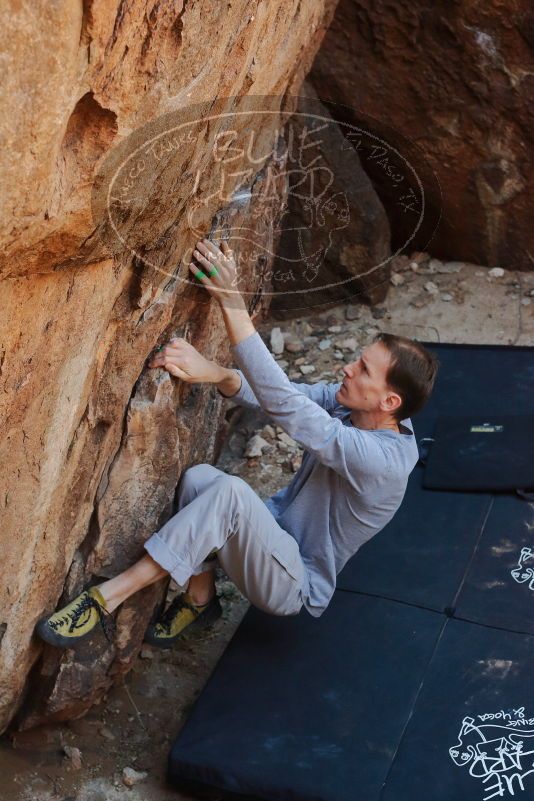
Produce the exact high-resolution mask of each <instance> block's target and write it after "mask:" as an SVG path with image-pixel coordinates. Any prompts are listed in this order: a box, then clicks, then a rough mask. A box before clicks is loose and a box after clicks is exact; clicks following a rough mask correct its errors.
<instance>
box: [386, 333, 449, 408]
mask: <svg viewBox="0 0 534 801" xmlns="http://www.w3.org/2000/svg"><path fill="white" fill-rule="evenodd" d="M373 342H382V343H383V344H384V345H385V347H386V348H387V349H388V351H389V354H390V365H389V367H388V371H387V374H386V383H387V385H388V386H389V387H390V389H392V390H393V391H394V392H397V393H398V394H399V395H400V396H401V398H402V403H401V405H400V406H399V408H398V409H396V410H395V413H394V415H393V417H394V418H395V420H396V421H397V422H399V421H400V420H405V419H406V418H407V417H412V416H413V415H414V414H416V412H419V411H421V409H422V408H423V406H424V405H425V404H426V402H427V400H428V399H429V397H430V395H431V393H432V389H433V388H434V381H435V380H436V375H437V372H438V367H439V365H440V362H439V360H438V359H437V357H436V356H435V355H434V354H433V353H431V352H430V351H429V350H427V349H426V348H425V347H423V345H421V343H420V342H418V341H417V340H415V339H408V337H402V336H397V335H396V334H387V333H385V332H384V331H380V332H379V333H378V334H377V335H376V336H375V338H374V340H373Z"/></svg>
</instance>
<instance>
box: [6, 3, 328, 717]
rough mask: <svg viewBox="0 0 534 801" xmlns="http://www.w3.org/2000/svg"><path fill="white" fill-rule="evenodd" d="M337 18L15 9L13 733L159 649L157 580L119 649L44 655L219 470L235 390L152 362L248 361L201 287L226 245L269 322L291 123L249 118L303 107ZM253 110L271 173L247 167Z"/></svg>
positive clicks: (10, 116) (9, 62)
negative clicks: (86, 601)
mask: <svg viewBox="0 0 534 801" xmlns="http://www.w3.org/2000/svg"><path fill="white" fill-rule="evenodd" d="M334 7H335V2H334V1H333V0H315V1H313V0H312V2H307V3H302V4H301V3H300V2H297V0H294V2H289V3H284V4H283V3H271V4H264V3H259V2H252V3H251V2H248V1H247V0H238V2H234V3H225V4H208V3H206V2H199V3H194V4H193V3H188V2H183V3H158V2H152V3H150V2H149V4H148V6H147V4H146V3H140V2H137V1H136V0H128V2H124V0H122V2H118V0H116V2H113V1H111V2H107V1H104V0H102V2H97V0H93V1H92V2H91V1H89V2H84V3H79V4H74V5H73V4H71V3H67V2H58V3H54V4H52V5H49V4H45V3H44V2H42V0H39V1H38V2H36V3H33V4H30V5H28V4H26V5H24V6H21V5H16V6H13V8H12V9H10V11H9V14H6V19H5V20H4V24H3V29H4V32H5V34H6V35H5V40H6V41H5V44H4V53H5V56H4V62H3V63H4V67H5V69H6V74H5V80H3V82H2V83H3V87H4V95H5V103H6V110H7V112H8V113H4V114H3V115H2V118H3V120H4V123H3V130H2V139H3V145H4V147H3V149H2V160H3V162H4V163H3V167H2V174H3V175H4V176H5V187H4V191H3V211H4V213H3V215H2V229H1V231H0V236H1V240H2V245H3V247H2V251H3V254H4V256H3V263H2V265H1V270H2V278H3V282H2V307H3V309H2V314H1V316H0V334H1V336H0V341H1V343H2V344H1V351H0V377H1V382H2V395H1V397H2V407H1V423H2V443H1V446H0V464H1V470H2V479H1V487H2V492H1V498H0V509H1V512H0V514H1V521H2V522H1V534H0V536H1V547H2V556H3V558H2V562H1V565H0V730H2V729H4V728H5V727H6V725H7V724H8V723H9V722H10V720H11V719H12V718H13V716H14V715H15V713H16V712H17V711H18V715H17V718H16V724H17V725H18V726H20V727H29V726H31V725H35V724H38V723H40V722H42V721H45V720H51V719H66V718H69V717H75V716H79V715H81V714H83V712H84V711H85V710H86V709H87V708H88V706H90V705H91V704H92V703H94V702H95V701H96V700H98V699H99V698H101V697H102V695H103V694H104V693H105V691H106V690H107V689H108V688H109V686H110V685H111V683H112V682H113V681H114V680H115V679H116V677H117V676H120V674H122V673H124V672H126V671H127V670H128V669H129V667H130V666H131V663H132V660H133V658H134V657H135V656H136V654H137V652H138V650H139V646H140V643H141V640H142V636H143V632H144V629H145V627H146V624H147V622H148V619H149V617H150V615H151V612H152V610H153V608H154V605H155V603H156V602H157V601H158V599H159V598H160V597H161V595H162V592H163V589H164V588H163V587H161V586H158V585H156V586H153V587H151V588H148V589H147V590H145V591H143V592H141V593H138V594H137V595H136V596H134V597H132V598H131V599H130V600H129V601H128V602H127V603H126V604H124V605H123V606H122V607H121V610H120V613H119V616H118V620H117V623H118V628H117V634H116V638H115V641H114V642H113V643H112V644H111V645H108V643H107V642H106V640H105V639H104V638H103V637H102V636H99V634H98V633H97V634H95V636H94V638H93V639H92V641H91V644H88V645H87V646H84V649H82V651H80V652H76V653H73V652H72V651H67V652H61V651H57V650H55V649H52V648H44V649H43V647H42V644H40V643H39V642H37V641H36V640H35V639H34V638H33V636H32V635H33V629H34V626H35V622H36V620H37V619H38V618H39V617H40V616H41V615H42V614H43V613H45V612H50V611H52V610H53V609H54V608H56V606H57V604H58V603H63V602H66V601H67V600H69V599H70V598H72V597H73V596H74V595H75V594H76V593H77V592H79V591H80V590H81V588H82V587H83V586H86V585H87V584H90V583H95V582H96V581H97V580H98V579H100V578H105V577H107V576H111V575H113V574H115V573H116V572H118V571H119V570H121V569H123V568H124V567H126V566H127V565H128V564H131V562H132V561H133V560H135V559H136V558H137V557H139V556H140V555H142V552H143V549H142V544H143V542H144V541H145V540H146V538H147V537H148V536H149V535H150V534H151V533H152V532H153V531H154V530H156V529H157V528H158V527H159V526H160V525H161V524H162V523H163V522H164V521H165V520H166V519H167V518H168V517H169V515H170V514H171V513H172V510H173V499H174V495H175V490H176V486H177V484H178V481H179V479H180V475H181V473H182V472H183V470H184V469H185V468H186V467H188V466H189V465H191V464H194V463H197V462H199V461H211V460H213V458H214V456H215V455H216V452H217V447H218V441H219V436H220V434H219V432H220V423H221V400H220V398H219V397H218V396H217V393H216V392H215V391H214V390H213V388H212V387H209V386H205V385H188V384H183V383H182V382H179V381H176V380H174V379H171V378H170V377H169V375H168V374H167V373H165V372H163V371H154V370H148V369H147V368H146V360H147V357H148V356H149V355H150V353H151V352H152V349H153V348H154V347H155V346H156V345H157V344H159V343H161V342H164V341H166V340H168V339H169V338H170V337H171V336H183V337H185V338H187V339H188V341H190V342H191V343H192V344H194V345H195V347H197V348H198V350H200V351H201V352H202V353H204V354H205V355H206V356H207V357H208V358H212V359H214V360H217V361H220V362H222V363H224V362H225V360H226V359H227V354H228V349H227V339H226V334H225V331H224V326H223V324H222V318H221V316H220V313H219V309H218V307H217V306H216V304H214V303H213V301H211V302H209V298H208V296H207V293H206V292H205V291H204V290H202V289H201V288H198V287H194V286H192V285H191V284H190V283H188V282H185V281H184V280H183V278H184V277H186V278H188V277H189V273H188V268H187V264H188V262H189V258H187V255H188V251H189V253H190V252H191V247H192V246H193V245H194V243H195V242H196V241H197V240H198V239H199V238H200V237H202V236H206V235H207V234H209V233H214V234H215V233H219V234H221V233H225V234H227V235H229V236H230V239H231V238H232V236H233V235H235V234H236V231H239V230H240V227H241V228H243V227H245V226H248V228H249V229H250V230H252V231H253V235H252V236H250V237H249V238H248V239H246V240H243V241H237V242H236V243H232V244H233V246H234V249H235V251H236V253H237V256H238V258H239V259H240V260H241V259H242V260H243V263H244V264H245V265H247V266H246V269H244V271H243V274H244V283H243V285H242V286H241V289H242V290H243V292H244V293H246V297H247V299H248V303H249V308H250V310H251V311H252V312H253V314H254V315H255V316H257V315H260V314H261V312H262V309H263V305H262V304H263V301H262V290H263V288H264V283H265V282H264V279H263V275H262V274H261V272H260V273H258V271H257V265H258V259H259V258H260V256H261V258H262V259H263V262H264V263H268V262H269V258H272V254H273V252H274V250H275V248H276V244H277V241H276V233H275V227H274V226H273V225H272V220H273V219H275V218H276V216H277V214H279V213H280V211H281V209H282V207H283V204H284V202H285V196H286V191H287V181H286V177H285V174H284V164H285V161H284V157H283V148H282V151H280V149H279V148H278V145H279V143H280V141H282V142H283V128H284V125H285V118H283V117H280V118H278V117H277V116H276V114H274V115H273V114H272V113H271V114H266V115H261V114H257V113H256V112H257V111H258V108H257V107H255V108H254V107H252V106H249V107H248V109H246V112H247V113H246V114H245V116H244V117H243V118H241V117H239V116H238V112H239V111H240V109H241V108H243V106H242V100H243V99H244V98H245V99H246V96H247V95H249V96H250V95H252V93H255V94H256V95H259V96H262V95H265V96H267V97H268V98H270V102H271V104H272V108H271V109H270V111H272V110H273V108H274V109H275V110H276V108H285V107H286V106H287V108H288V109H290V108H291V99H290V98H288V99H287V100H283V99H282V97H283V95H284V94H285V93H288V94H289V95H291V94H297V92H298V87H299V86H300V83H301V81H302V78H303V76H304V75H305V73H306V70H307V69H308V68H309V65H310V63H311V61H312V60H313V57H314V55H315V53H316V51H317V48H318V47H319V44H320V42H321V40H322V38H323V36H324V31H325V28H326V27H327V25H328V24H329V23H330V20H331V18H332V15H333V12H334ZM51 43H53V47H51ZM234 97H235V98H236V101H235V103H234V102H233V100H232V98H234ZM215 98H218V100H217V102H215V101H214V99H215ZM277 98H278V99H277ZM190 104H195V105H194V110H193V111H188V110H187V109H188V106H189V105H190ZM284 104H285V105H284ZM229 110H231V111H232V114H233V113H234V112H235V113H236V116H230V117H229V116H228V113H229ZM253 112H254V114H255V118H254V126H253V131H254V134H255V138H254V142H255V145H256V148H257V149H256V151H255V153H254V155H255V156H258V152H259V151H260V150H261V155H262V158H259V159H258V158H256V159H255V160H253V159H249V163H248V164H246V165H245V164H243V161H244V157H243V153H245V152H246V148H245V145H246V143H247V142H249V141H250V131H251V127H250V122H251V116H250V115H251V114H252V113H253ZM225 114H226V116H225ZM208 118H209V119H208ZM229 120H230V122H229ZM184 121H186V122H187V126H186V127H185V128H184V129H183V131H185V134H184V137H185V138H181V136H182V133H183V131H182V132H181V133H180V134H179V135H178V133H177V131H179V130H181V129H180V124H181V123H183V122H184ZM230 128H231V130H230ZM151 136H152V139H151V138H150V137H151ZM221 142H222V146H221ZM230 146H231V147H232V148H236V149H235V150H231V149H230ZM238 146H239V147H241V148H242V150H241V151H240V152H241V156H239V157H237V156H236V153H238ZM281 153H282V155H280V154H281ZM115 154H118V156H119V159H118V160H117V156H116V155H115ZM245 167H246V169H245ZM117 176H118V178H117ZM119 179H120V180H119ZM222 179H224V182H223V180H222ZM221 187H223V189H224V191H222V189H221ZM239 193H241V194H239ZM236 198H237V199H236ZM251 221H252V222H251ZM258 246H261V248H262V249H263V253H262V254H260V255H258ZM184 253H185V254H186V255H184ZM207 421H209V425H207V424H206V423H207ZM23 702H24V703H23Z"/></svg>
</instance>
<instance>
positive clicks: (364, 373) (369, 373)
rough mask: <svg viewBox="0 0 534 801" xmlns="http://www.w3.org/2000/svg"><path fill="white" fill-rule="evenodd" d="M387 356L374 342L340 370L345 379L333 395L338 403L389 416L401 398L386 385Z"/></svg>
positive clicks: (383, 347) (388, 359) (386, 350)
mask: <svg viewBox="0 0 534 801" xmlns="http://www.w3.org/2000/svg"><path fill="white" fill-rule="evenodd" d="M389 363H390V354H389V351H388V349H387V348H386V346H385V345H384V344H383V343H382V342H373V344H372V345H369V346H368V347H367V348H365V349H364V350H363V352H362V354H361V356H360V358H359V359H357V360H356V361H355V362H350V363H349V364H346V365H345V366H344V367H343V372H344V373H345V378H344V379H343V383H342V384H341V386H340V388H339V389H338V391H337V392H336V400H337V402H338V403H341V404H343V406H347V407H349V408H350V409H360V410H362V411H368V412H377V413H380V414H392V413H393V412H394V411H395V409H396V408H398V406H400V404H401V402H402V399H401V397H400V395H398V394H397V393H396V392H394V391H393V390H392V389H390V388H389V387H388V385H387V383H386V375H387V371H388V368H389Z"/></svg>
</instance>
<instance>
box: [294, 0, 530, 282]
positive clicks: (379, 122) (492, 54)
mask: <svg viewBox="0 0 534 801" xmlns="http://www.w3.org/2000/svg"><path fill="white" fill-rule="evenodd" d="M533 48H534V10H533V8H532V5H531V4H530V3H529V2H528V0H518V2H517V3H514V4H511V5H510V4H508V3H504V4H503V3H502V2H499V1H498V0H489V2H487V3H483V4H480V3H469V2H466V0H463V1H461V2H457V3H426V2H422V0H415V2H413V0H400V2H394V3H392V2H386V3H375V2H372V0H340V3H339V4H338V6H337V9H336V13H335V16H334V20H333V22H332V25H331V26H330V28H329V29H328V32H327V34H326V37H325V39H324V41H323V44H322V46H321V49H320V51H319V53H318V55H317V58H316V59H315V61H314V64H313V68H312V70H311V73H310V75H309V76H308V80H309V81H310V82H311V83H312V84H313V86H314V88H315V90H316V91H317V93H318V95H319V96H320V97H321V98H322V99H323V100H325V99H328V100H331V101H335V102H337V103H340V104H345V115H346V118H347V120H349V121H351V122H352V123H353V124H355V125H360V126H361V127H362V129H364V130H365V132H366V136H365V137H361V138H360V140H356V139H355V140H354V145H355V146H357V145H361V147H359V149H358V153H359V155H360V157H361V160H362V165H363V168H364V170H365V171H366V172H367V174H368V175H369V176H370V178H371V179H372V181H373V186H374V188H375V190H376V192H377V194H378V196H379V198H380V200H381V202H382V204H383V205H384V207H385V209H386V211H387V214H388V217H389V221H390V224H391V231H392V248H393V249H394V250H396V249H397V248H398V247H399V246H400V245H401V244H402V243H403V242H405V241H406V240H407V237H408V236H409V235H410V232H412V233H414V238H413V239H412V241H411V243H410V244H411V247H412V248H414V247H417V248H418V249H419V250H431V252H432V254H433V255H435V256H438V257H439V258H442V259H444V260H451V259H459V260H463V261H467V262H473V263H475V264H487V265H490V266H492V267H493V266H505V267H506V268H507V269H514V270H532V259H533V256H532V244H531V239H532V236H531V228H532V224H531V216H532V210H531V206H532V203H531V201H530V194H531V193H530V191H529V188H530V187H531V186H532V179H533V171H534V162H533V160H532V158H530V153H531V151H532V131H533V128H532V104H533V102H534V66H533V58H532V51H533ZM395 150H396V151H397V154H398V156H400V158H402V159H406V161H407V162H408V163H409V164H410V165H411V166H412V168H413V170H412V180H411V181H409V182H408V189H409V190H413V191H414V192H415V194H416V195H418V198H417V204H418V205H419V208H420V207H421V199H422V198H423V196H424V204H425V207H424V215H423V220H422V224H421V225H419V226H418V228H417V230H415V228H414V226H413V220H412V217H413V216H414V213H415V212H417V211H418V209H417V208H416V206H415V205H414V204H412V203H411V202H410V203H409V204H407V203H406V202H405V198H406V197H407V196H408V192H404V193H402V194H401V193H399V191H398V188H397V186H396V182H395V178H394V172H395V169H396V167H398V166H400V163H399V158H398V156H397V155H396V153H395ZM392 165H393V166H394V168H395V169H394V171H393V173H392V172H391V171H390V169H389V167H391V166H392ZM418 182H420V183H421V185H422V189H423V192H422V193H421V192H420V191H419V189H418ZM401 186H404V187H406V182H400V183H399V184H398V187H401ZM403 195H404V199H403ZM434 230H435V234H434ZM427 246H428V247H427Z"/></svg>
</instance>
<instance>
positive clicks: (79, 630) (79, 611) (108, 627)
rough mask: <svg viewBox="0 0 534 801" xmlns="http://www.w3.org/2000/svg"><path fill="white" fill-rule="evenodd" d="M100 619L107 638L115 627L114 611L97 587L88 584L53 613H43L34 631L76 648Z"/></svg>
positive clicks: (46, 640)
mask: <svg viewBox="0 0 534 801" xmlns="http://www.w3.org/2000/svg"><path fill="white" fill-rule="evenodd" d="M98 623H100V625H101V627H102V630H103V632H104V634H105V636H106V639H107V640H108V642H110V641H111V635H112V633H113V630H114V628H115V621H114V620H113V615H111V614H110V612H108V610H107V609H106V602H105V600H104V598H103V596H102V594H101V593H100V591H99V590H98V589H97V588H96V587H90V588H89V589H88V590H85V591H84V592H82V593H81V594H80V595H78V596H77V597H76V598H75V599H74V600H73V601H71V602H70V604H67V606H64V607H63V608H62V609H60V610H59V611H58V612H54V614H53V615H49V616H48V617H43V618H41V620H39V622H38V623H37V626H36V632H37V634H38V635H39V636H40V637H41V638H42V639H43V640H45V642H48V643H50V645H55V646H57V647H58V648H75V647H76V645H77V644H78V643H79V642H80V641H81V640H83V639H85V638H86V637H87V635H88V634H90V633H91V632H92V631H93V629H94V628H95V626H96V625H97V624H98Z"/></svg>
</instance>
